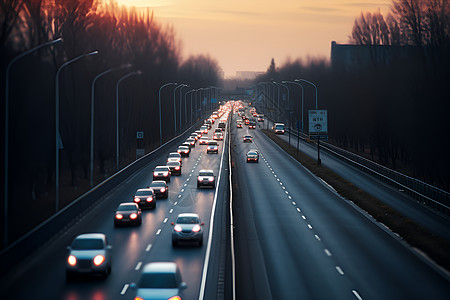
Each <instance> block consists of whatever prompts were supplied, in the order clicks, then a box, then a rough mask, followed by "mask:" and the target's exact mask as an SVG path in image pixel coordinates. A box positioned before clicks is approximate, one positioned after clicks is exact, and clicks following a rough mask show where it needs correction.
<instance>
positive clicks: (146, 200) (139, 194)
mask: <svg viewBox="0 0 450 300" xmlns="http://www.w3.org/2000/svg"><path fill="white" fill-rule="evenodd" d="M133 202H134V203H136V204H137V205H139V207H140V208H151V209H155V208H156V194H155V191H154V190H152V189H150V188H147V189H138V190H137V191H136V193H135V194H134V197H133Z"/></svg>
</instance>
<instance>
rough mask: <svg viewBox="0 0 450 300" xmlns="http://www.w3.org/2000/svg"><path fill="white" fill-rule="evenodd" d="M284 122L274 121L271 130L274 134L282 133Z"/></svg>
mask: <svg viewBox="0 0 450 300" xmlns="http://www.w3.org/2000/svg"><path fill="white" fill-rule="evenodd" d="M284 129H285V128H284V124H283V123H275V124H273V126H272V130H273V132H275V133H276V134H284Z"/></svg>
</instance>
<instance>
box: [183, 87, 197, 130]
mask: <svg viewBox="0 0 450 300" xmlns="http://www.w3.org/2000/svg"><path fill="white" fill-rule="evenodd" d="M194 92H195V89H192V90H190V91H187V92H186V94H184V119H185V120H186V124H187V108H186V105H187V104H186V103H187V101H186V97H187V95H188V94H191V125H192V95H193V94H194Z"/></svg>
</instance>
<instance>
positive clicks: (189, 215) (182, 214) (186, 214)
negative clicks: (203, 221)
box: [177, 213, 200, 218]
mask: <svg viewBox="0 0 450 300" xmlns="http://www.w3.org/2000/svg"><path fill="white" fill-rule="evenodd" d="M179 217H196V218H200V217H199V216H198V214H196V213H181V214H178V217H177V218H179Z"/></svg>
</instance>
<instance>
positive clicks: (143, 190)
mask: <svg viewBox="0 0 450 300" xmlns="http://www.w3.org/2000/svg"><path fill="white" fill-rule="evenodd" d="M161 181H162V180H161ZM137 192H153V190H152V189H150V188H146V189H138V190H137V191H136V193H137Z"/></svg>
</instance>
